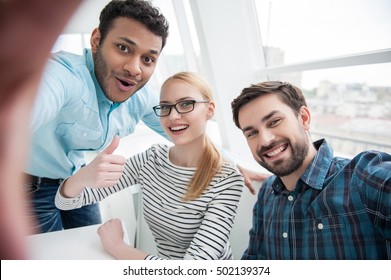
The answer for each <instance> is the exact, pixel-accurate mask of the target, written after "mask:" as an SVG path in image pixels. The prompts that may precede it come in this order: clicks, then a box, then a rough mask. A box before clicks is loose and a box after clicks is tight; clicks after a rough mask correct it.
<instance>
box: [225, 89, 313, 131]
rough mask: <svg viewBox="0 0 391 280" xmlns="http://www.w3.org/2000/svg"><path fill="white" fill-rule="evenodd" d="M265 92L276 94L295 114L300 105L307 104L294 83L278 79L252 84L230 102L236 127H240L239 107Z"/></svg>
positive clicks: (297, 112)
mask: <svg viewBox="0 0 391 280" xmlns="http://www.w3.org/2000/svg"><path fill="white" fill-rule="evenodd" d="M266 94H276V95H277V96H278V97H279V98H280V99H281V101H282V102H284V103H285V104H286V105H288V106H289V107H291V108H292V110H293V111H294V112H295V113H296V114H299V111H300V108H301V106H307V104H306V101H305V97H304V95H303V93H302V92H301V90H300V89H299V88H298V87H296V86H294V85H291V84H289V83H286V82H280V81H267V82H262V83H258V84H253V85H251V86H249V87H247V88H244V89H243V90H242V92H241V93H240V95H239V96H238V97H237V98H235V99H234V100H233V101H232V103H231V108H232V114H233V120H234V122H235V124H236V126H237V127H238V128H240V124H239V111H240V109H241V108H242V107H243V106H244V105H246V104H248V103H250V102H251V101H252V100H254V99H256V98H258V97H260V96H264V95H266Z"/></svg>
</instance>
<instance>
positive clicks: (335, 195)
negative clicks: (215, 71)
mask: <svg viewBox="0 0 391 280" xmlns="http://www.w3.org/2000/svg"><path fill="white" fill-rule="evenodd" d="M314 145H315V147H316V148H317V150H318V153H317V155H316V157H315V158H314V159H313V160H312V162H311V164H310V165H309V166H308V168H307V169H306V171H305V172H304V173H303V175H302V176H301V178H300V179H299V181H298V182H297V185H296V189H295V190H294V191H292V192H289V191H287V190H286V188H285V187H284V185H283V183H282V181H281V180H280V178H278V177H276V176H273V177H271V178H269V179H268V180H267V181H265V182H264V184H263V186H262V188H261V189H260V191H259V194H258V201H257V203H256V204H255V206H254V210H253V226H252V229H251V230H250V242H249V247H248V248H247V250H246V251H245V252H244V254H243V256H242V259H331V260H333V259H391V155H389V154H386V153H381V152H377V151H366V152H363V153H360V154H359V155H357V156H356V157H354V158H353V159H345V158H338V157H333V154H332V150H331V148H330V146H329V145H328V144H327V143H326V141H325V140H319V141H317V142H315V143H314Z"/></svg>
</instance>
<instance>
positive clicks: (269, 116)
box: [242, 110, 279, 132]
mask: <svg viewBox="0 0 391 280" xmlns="http://www.w3.org/2000/svg"><path fill="white" fill-rule="evenodd" d="M277 113H279V111H277V110H274V111H271V112H270V113H269V114H267V115H266V116H264V117H262V119H261V121H262V122H266V121H267V120H269V119H270V118H272V117H273V116H274V115H275V114H277ZM253 129H254V126H246V127H244V128H242V131H243V132H246V131H249V130H253Z"/></svg>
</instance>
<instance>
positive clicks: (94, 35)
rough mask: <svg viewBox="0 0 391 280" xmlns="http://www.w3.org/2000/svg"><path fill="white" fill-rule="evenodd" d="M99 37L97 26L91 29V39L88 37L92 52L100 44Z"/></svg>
mask: <svg viewBox="0 0 391 280" xmlns="http://www.w3.org/2000/svg"><path fill="white" fill-rule="evenodd" d="M100 38H101V34H100V30H99V28H95V29H94V30H93V31H92V34H91V39H90V44H91V50H92V52H94V53H95V52H96V51H97V49H98V48H99V45H100Z"/></svg>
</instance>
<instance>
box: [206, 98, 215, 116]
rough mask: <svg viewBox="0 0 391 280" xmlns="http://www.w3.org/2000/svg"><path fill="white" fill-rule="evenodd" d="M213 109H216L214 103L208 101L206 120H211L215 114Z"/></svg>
mask: <svg viewBox="0 0 391 280" xmlns="http://www.w3.org/2000/svg"><path fill="white" fill-rule="evenodd" d="M215 109H216V105H215V103H214V101H210V102H209V105H208V114H207V119H208V120H209V119H211V118H213V116H214V114H215Z"/></svg>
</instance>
